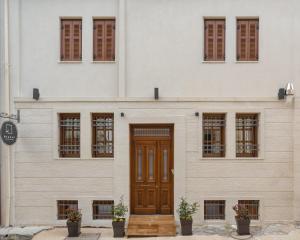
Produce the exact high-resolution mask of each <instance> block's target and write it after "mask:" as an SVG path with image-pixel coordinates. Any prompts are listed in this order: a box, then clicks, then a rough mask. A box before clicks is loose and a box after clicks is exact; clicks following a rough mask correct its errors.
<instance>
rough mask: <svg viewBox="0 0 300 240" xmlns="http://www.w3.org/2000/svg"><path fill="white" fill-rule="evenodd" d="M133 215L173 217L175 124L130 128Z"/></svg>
mask: <svg viewBox="0 0 300 240" xmlns="http://www.w3.org/2000/svg"><path fill="white" fill-rule="evenodd" d="M130 132H131V141H130V145H131V147H130V148H131V167H130V169H131V201H130V202H131V213H132V214H173V201H174V200H173V192H174V190H173V179H174V178H173V172H174V171H173V168H174V166H173V165H174V162H173V125H132V126H131V131H130Z"/></svg>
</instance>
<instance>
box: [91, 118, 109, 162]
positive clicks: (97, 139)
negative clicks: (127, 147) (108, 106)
mask: <svg viewBox="0 0 300 240" xmlns="http://www.w3.org/2000/svg"><path fill="white" fill-rule="evenodd" d="M92 119H93V120H92V131H93V143H92V155H93V157H113V155H114V114H113V113H94V114H93V115H92Z"/></svg>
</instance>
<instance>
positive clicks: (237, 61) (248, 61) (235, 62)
mask: <svg viewBox="0 0 300 240" xmlns="http://www.w3.org/2000/svg"><path fill="white" fill-rule="evenodd" d="M235 63H259V60H258V61H235Z"/></svg>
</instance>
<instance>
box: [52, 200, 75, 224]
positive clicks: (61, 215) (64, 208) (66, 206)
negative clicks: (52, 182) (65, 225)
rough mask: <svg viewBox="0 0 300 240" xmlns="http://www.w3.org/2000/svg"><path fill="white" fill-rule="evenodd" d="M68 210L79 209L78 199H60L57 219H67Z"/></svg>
mask: <svg viewBox="0 0 300 240" xmlns="http://www.w3.org/2000/svg"><path fill="white" fill-rule="evenodd" d="M68 210H78V201H77V200H58V201H57V219H58V220H64V219H67V212H68Z"/></svg>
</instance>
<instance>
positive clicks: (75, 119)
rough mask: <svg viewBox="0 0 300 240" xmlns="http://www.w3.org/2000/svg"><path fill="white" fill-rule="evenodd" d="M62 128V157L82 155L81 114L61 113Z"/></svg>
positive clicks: (60, 123)
mask: <svg viewBox="0 0 300 240" xmlns="http://www.w3.org/2000/svg"><path fill="white" fill-rule="evenodd" d="M59 129H60V144H59V156H60V157H78V158H79V157H80V114H79V113H61V114H60V119H59Z"/></svg>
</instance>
